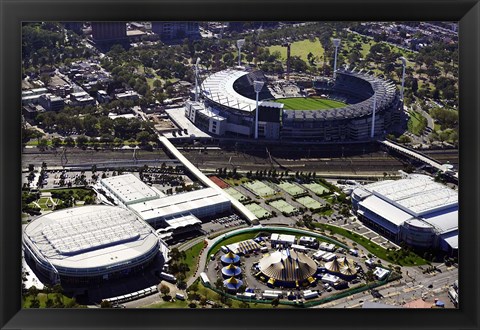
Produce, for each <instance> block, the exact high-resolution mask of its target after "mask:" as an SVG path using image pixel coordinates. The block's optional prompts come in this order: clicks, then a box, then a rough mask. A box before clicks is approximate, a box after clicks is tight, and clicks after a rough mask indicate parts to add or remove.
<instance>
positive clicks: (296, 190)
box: [277, 181, 307, 197]
mask: <svg viewBox="0 0 480 330" xmlns="http://www.w3.org/2000/svg"><path fill="white" fill-rule="evenodd" d="M277 186H278V187H280V188H281V189H283V190H285V191H286V192H287V193H288V194H289V195H290V196H292V197H297V196H301V195H304V194H306V193H307V190H306V189H303V188H302V187H300V186H299V185H296V184H295V183H291V182H288V181H283V182H281V183H279V184H277Z"/></svg>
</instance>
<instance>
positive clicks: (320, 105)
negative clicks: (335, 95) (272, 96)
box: [275, 97, 346, 110]
mask: <svg viewBox="0 0 480 330" xmlns="http://www.w3.org/2000/svg"><path fill="white" fill-rule="evenodd" d="M275 102H278V103H283V104H284V106H283V108H284V109H287V110H326V109H333V108H341V107H344V106H345V105H346V104H345V103H343V102H339V101H334V100H329V99H322V98H318V97H306V98H304V97H292V98H285V99H276V100H275Z"/></svg>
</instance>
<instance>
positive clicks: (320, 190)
mask: <svg viewBox="0 0 480 330" xmlns="http://www.w3.org/2000/svg"><path fill="white" fill-rule="evenodd" d="M303 186H304V187H305V188H307V189H308V190H311V191H313V193H315V195H317V196H321V195H323V194H328V193H330V190H329V189H328V188H327V187H325V186H323V185H321V184H319V183H315V182H314V183H304V184H303Z"/></svg>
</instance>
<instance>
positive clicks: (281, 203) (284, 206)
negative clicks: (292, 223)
mask: <svg viewBox="0 0 480 330" xmlns="http://www.w3.org/2000/svg"><path fill="white" fill-rule="evenodd" d="M269 204H270V205H271V206H273V207H274V208H276V209H277V210H279V211H280V212H281V213H282V214H287V215H292V214H294V213H295V212H297V211H298V209H297V208H296V207H293V206H292V205H290V204H288V203H287V202H286V201H285V200H283V199H279V200H276V201H273V202H270V203H269Z"/></svg>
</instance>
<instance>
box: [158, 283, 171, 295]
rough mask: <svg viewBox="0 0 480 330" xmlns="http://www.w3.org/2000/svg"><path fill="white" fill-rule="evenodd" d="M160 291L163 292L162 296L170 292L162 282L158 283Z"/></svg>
mask: <svg viewBox="0 0 480 330" xmlns="http://www.w3.org/2000/svg"><path fill="white" fill-rule="evenodd" d="M160 293H161V294H163V296H164V297H165V296H166V295H167V294H169V293H170V288H169V287H168V286H167V285H165V284H162V285H160Z"/></svg>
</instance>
